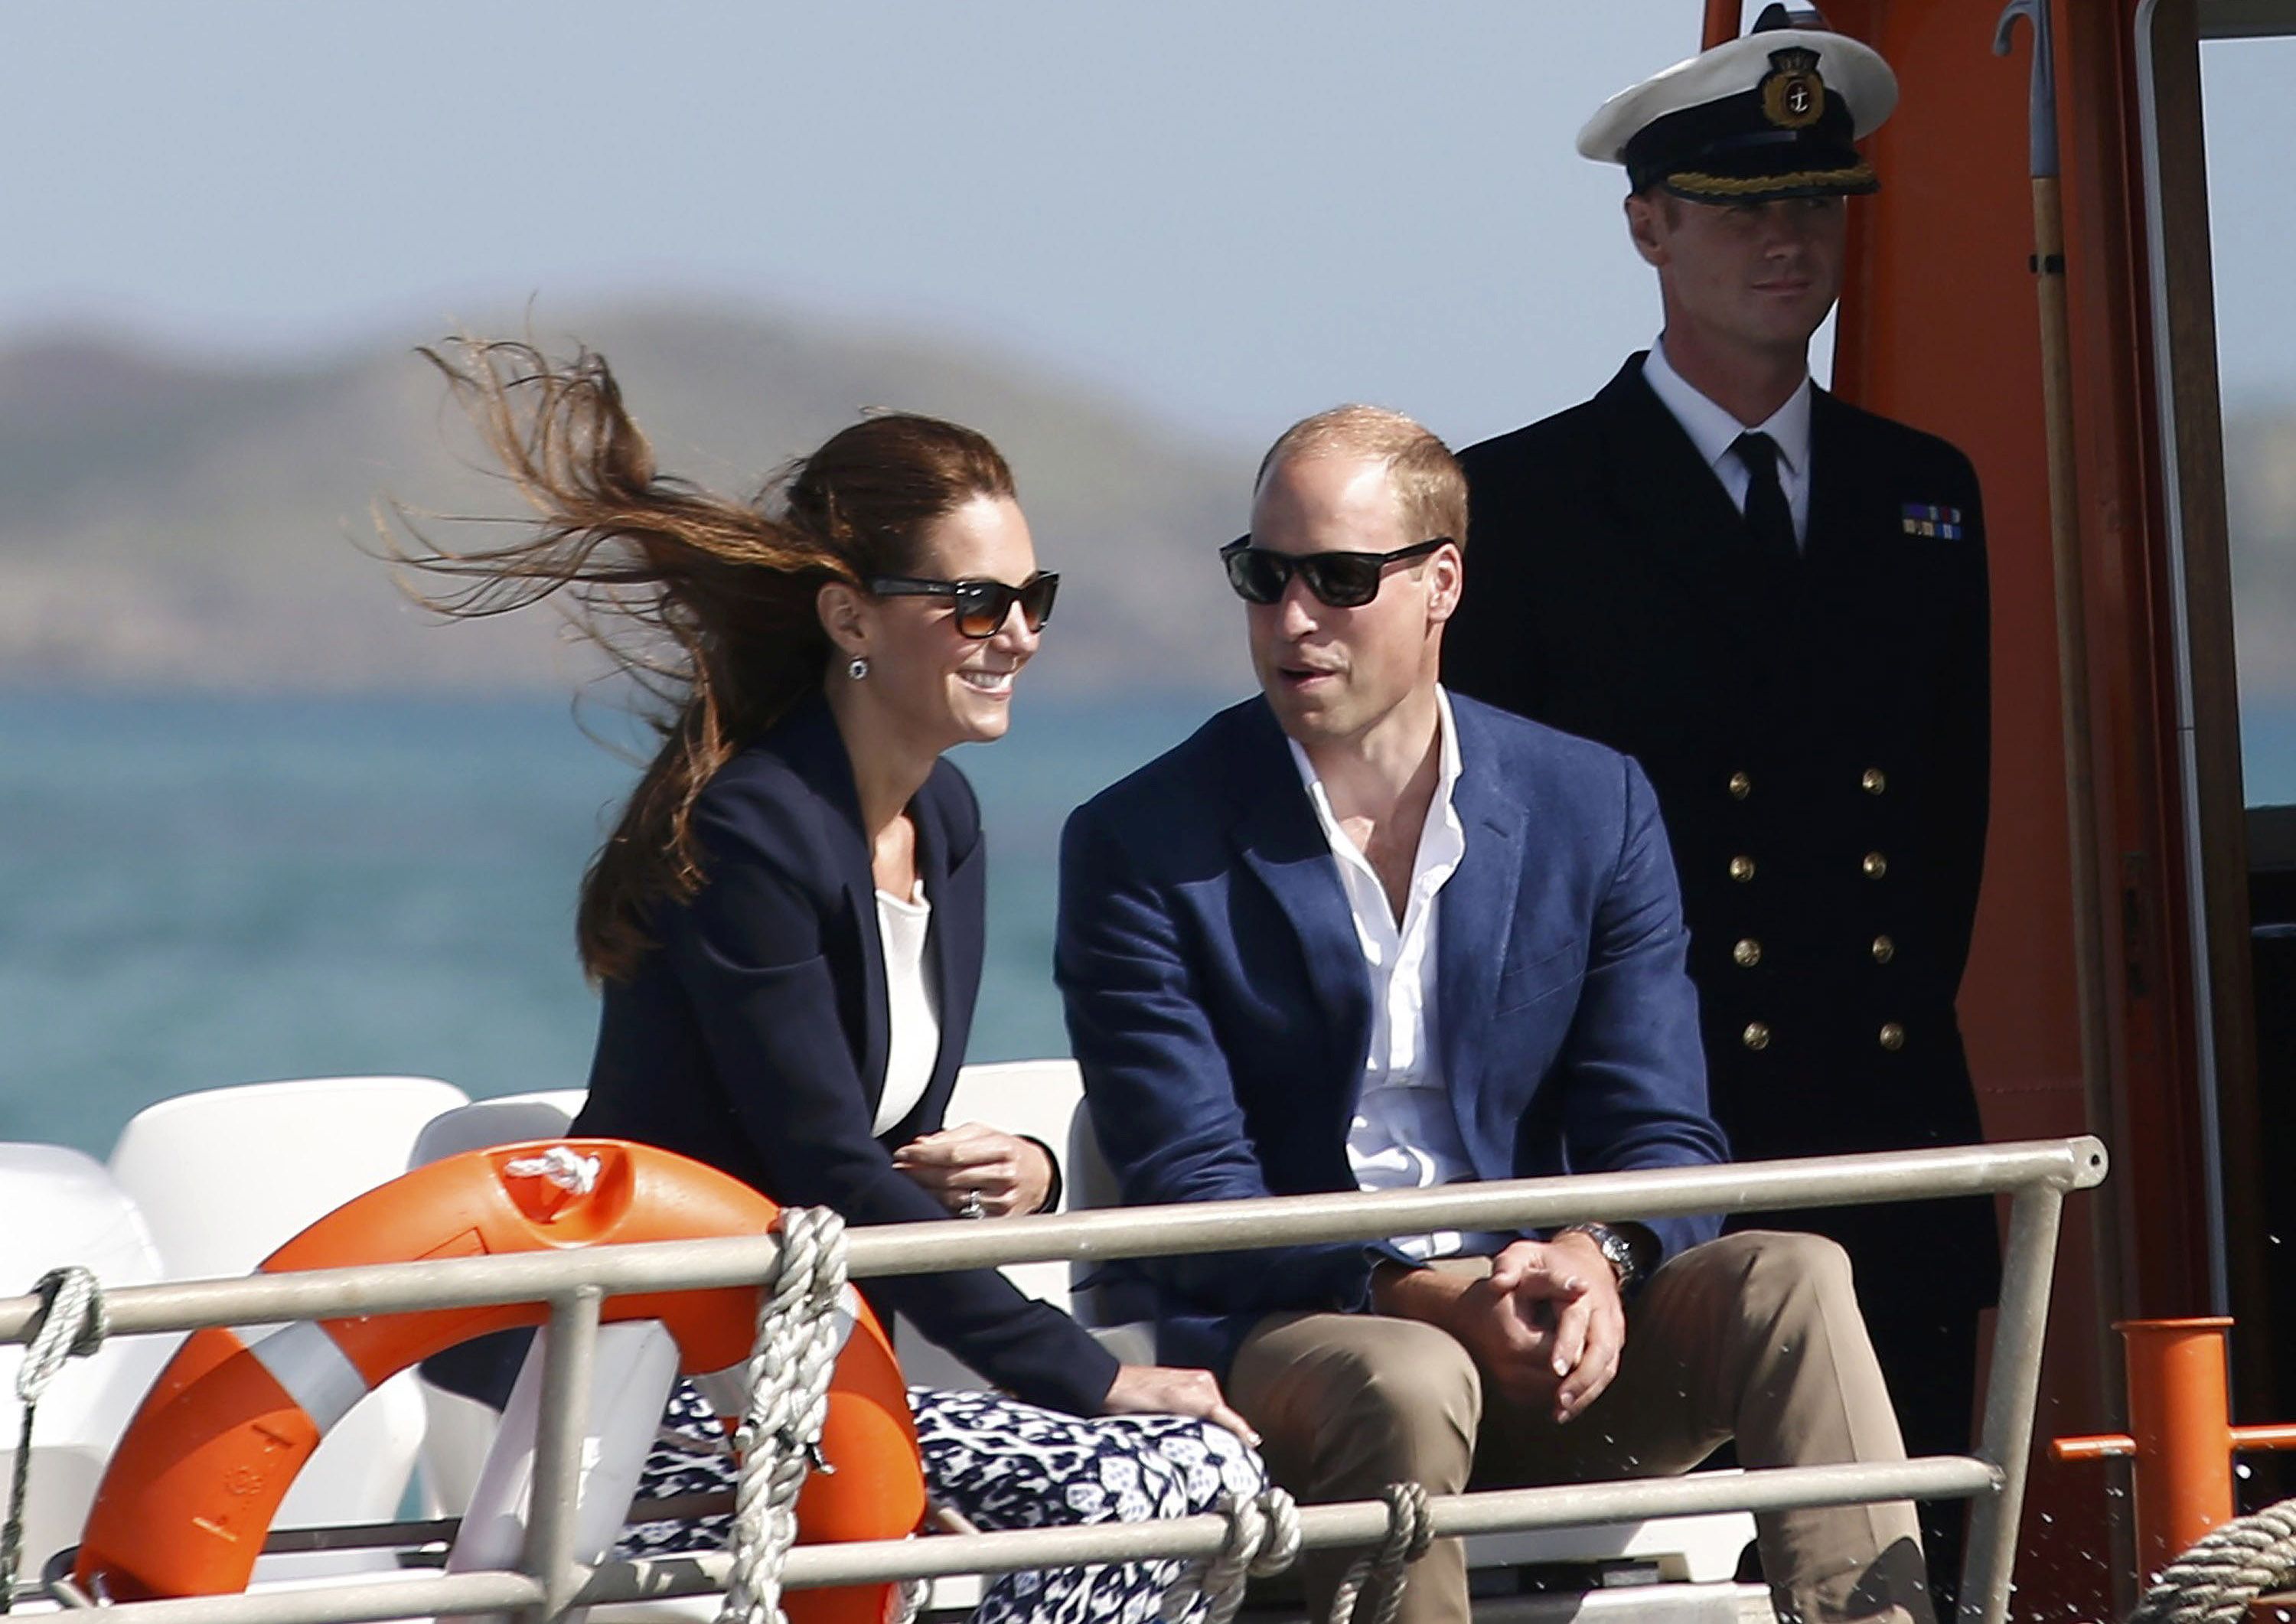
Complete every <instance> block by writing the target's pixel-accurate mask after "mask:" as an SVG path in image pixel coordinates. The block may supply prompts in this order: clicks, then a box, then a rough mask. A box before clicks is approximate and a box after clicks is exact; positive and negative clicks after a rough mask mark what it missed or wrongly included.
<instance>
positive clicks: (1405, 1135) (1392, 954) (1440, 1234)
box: [1286, 687, 1507, 1258]
mask: <svg viewBox="0 0 2296 1624" xmlns="http://www.w3.org/2000/svg"><path fill="white" fill-rule="evenodd" d="M1435 707H1436V714H1437V723H1436V726H1437V729H1438V732H1439V740H1440V742H1439V758H1438V761H1439V765H1438V773H1437V777H1436V781H1435V795H1434V799H1433V800H1432V801H1431V803H1430V804H1429V806H1428V808H1427V820H1426V822H1425V823H1424V824H1422V825H1421V826H1420V831H1419V849H1418V851H1417V853H1416V854H1415V856H1414V857H1413V858H1412V863H1411V885H1410V889H1409V890H1407V891H1406V893H1405V898H1404V906H1403V917H1402V918H1401V919H1400V920H1398V919H1397V918H1396V917H1395V913H1394V910H1393V909H1392V908H1391V907H1390V906H1389V905H1388V899H1387V890H1386V888H1385V887H1384V886H1382V884H1381V883H1380V881H1379V875H1378V874H1376V873H1374V871H1373V868H1372V865H1371V861H1370V859H1369V858H1367V857H1365V856H1364V854H1363V851H1362V849H1360V848H1358V847H1357V845H1356V843H1355V842H1354V841H1351V840H1349V838H1348V835H1347V832H1346V831H1345V830H1343V829H1341V827H1340V823H1339V819H1338V818H1336V817H1334V816H1333V815H1332V802H1331V798H1330V797H1329V796H1328V795H1326V794H1325V793H1324V784H1323V781H1322V780H1321V779H1320V778H1318V777H1317V776H1316V768H1315V766H1314V764H1313V763H1311V762H1310V761H1309V760H1308V752H1307V751H1306V750H1303V749H1301V748H1300V742H1299V741H1298V740H1296V739H1291V740H1287V741H1286V742H1288V743H1289V744H1290V745H1291V746H1292V763H1293V765H1294V766H1296V767H1298V768H1299V769H1300V783H1302V784H1303V785H1305V786H1306V788H1307V791H1308V803H1309V804H1310V805H1312V806H1313V807H1314V808H1316V821H1317V822H1318V823H1320V824H1322V825H1323V828H1324V839H1325V840H1326V841H1329V842H1330V843H1331V848H1332V857H1333V861H1334V862H1335V863H1336V864H1337V865H1338V867H1339V874H1340V886H1341V890H1343V891H1345V892H1346V894H1347V898H1348V911H1349V913H1350V914H1351V915H1354V918H1355V927H1356V941H1357V945H1358V946H1360V947H1362V949H1363V956H1364V965H1365V970H1366V971H1367V972H1369V974H1370V978H1371V1042H1370V1046H1369V1052H1368V1053H1367V1054H1365V1057H1364V1070H1363V1082H1362V1086H1361V1087H1360V1089H1359V1090H1358V1091H1357V1097H1356V1107H1355V1113H1354V1115H1353V1117H1352V1118H1351V1119H1350V1120H1349V1124H1348V1166H1349V1169H1351V1170H1352V1171H1353V1172H1354V1174H1355V1179H1356V1184H1357V1186H1358V1187H1359V1188H1362V1189H1365V1190H1416V1189H1427V1188H1430V1187H1431V1186H1433V1185H1444V1184H1456V1183H1460V1182H1464V1181H1472V1179H1473V1178H1474V1177H1475V1169H1474V1164H1473V1163H1472V1161H1469V1160H1468V1157H1467V1147H1466V1142H1465V1141H1464V1139H1463V1138H1462V1137H1461V1136H1460V1134H1459V1121H1458V1118H1457V1117H1456V1115H1455V1114H1454V1112H1453V1111H1452V1108H1451V1095H1450V1090H1449V1088H1448V1087H1447V1079H1446V1078H1445V1077H1444V1074H1443V1057H1442V1051H1441V1048H1440V1029H1439V1025H1438V1005H1437V997H1436V988H1437V970H1436V962H1437V956H1436V951H1435V944H1436V941H1437V939H1438V936H1439V931H1440V930H1441V923H1442V916H1441V909H1440V908H1439V906H1437V901H1438V898H1439V895H1440V893H1441V891H1442V890H1443V886H1444V883H1445V882H1447V881H1448V880H1449V879H1450V878H1451V876H1452V874H1455V873H1456V872H1457V870H1458V867H1459V862H1460V859H1461V858H1462V857H1465V855H1466V851H1467V833H1466V829H1465V827H1464V825H1463V824H1461V823H1460V821H1459V814H1458V811H1457V809H1456V808H1454V807H1453V806H1452V804H1451V793H1452V791H1453V789H1454V788H1455V787H1456V785H1457V783H1458V782H1459V734H1458V729H1457V728H1456V727H1455V726H1453V725H1452V721H1451V696H1450V695H1449V694H1448V693H1445V692H1444V691H1443V689H1442V688H1440V687H1438V688H1437V689H1436V690H1435ZM1506 1240H1507V1237H1506V1236H1504V1235H1490V1234H1461V1233H1460V1232H1459V1231H1457V1230H1450V1229H1446V1230H1439V1231H1437V1232H1436V1233H1434V1234H1425V1235H1410V1236H1401V1237H1398V1239H1397V1241H1396V1245H1397V1247H1398V1249H1399V1250H1400V1251H1403V1252H1405V1253H1406V1254H1407V1255H1408V1256H1411V1257H1414V1258H1439V1257H1447V1256H1450V1255H1453V1254H1456V1253H1460V1252H1487V1251H1497V1250H1498V1249H1499V1248H1500V1247H1501V1246H1503V1245H1505V1243H1506Z"/></svg>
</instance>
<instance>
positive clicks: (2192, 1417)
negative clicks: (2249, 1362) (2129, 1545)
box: [2113, 1318, 2233, 1590]
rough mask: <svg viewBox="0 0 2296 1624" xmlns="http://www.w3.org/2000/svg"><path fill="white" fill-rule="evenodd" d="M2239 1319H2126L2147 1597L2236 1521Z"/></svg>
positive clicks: (2141, 1573) (2140, 1557) (2141, 1576)
mask: <svg viewBox="0 0 2296 1624" xmlns="http://www.w3.org/2000/svg"><path fill="white" fill-rule="evenodd" d="M2231 1325H2232V1321H2230V1320H2228V1319H2220V1318H2205V1319H2124V1320H2122V1321H2121V1322H2120V1324H2119V1325H2115V1326H2114V1327H2113V1329H2114V1330H2116V1331H2118V1332H2120V1338H2121V1341H2122V1342H2123V1343H2124V1344H2126V1346H2127V1348H2128V1430H2129V1431H2130V1432H2131V1433H2132V1434H2133V1435H2134V1436H2135V1438H2136V1471H2135V1472H2133V1473H2132V1477H2133V1483H2132V1485H2131V1487H2132V1489H2133V1492H2134V1494H2135V1496H2136V1578H2137V1587H2138V1588H2139V1589H2140V1590H2141V1589H2143V1588H2144V1587H2146V1586H2148V1585H2150V1584H2151V1583H2152V1582H2153V1579H2154V1578H2155V1577H2156V1576H2158V1575H2159V1573H2160V1572H2161V1570H2162V1569H2163V1568H2165V1567H2167V1566H2168V1565H2169V1563H2170V1562H2174V1561H2176V1559H2177V1557H2178V1556H2179V1555H2180V1554H2183V1553H2184V1551H2185V1549H2186V1548H2187V1547H2188V1546H2191V1545H2192V1544H2193V1543H2194V1541H2195V1540H2197V1539H2199V1538H2200V1537H2201V1536H2202V1535H2203V1534H2205V1533H2207V1532H2208V1531H2209V1530H2210V1529H2212V1528H2214V1527H2216V1526H2217V1525H2218V1523H2220V1522H2229V1521H2232V1515H2233V1493H2232V1451H2233V1437H2232V1413H2231V1399H2230V1397H2229V1395H2228V1392H2227V1389H2226V1378H2225V1332H2226V1329H2228V1328H2229V1327H2230V1326H2231Z"/></svg>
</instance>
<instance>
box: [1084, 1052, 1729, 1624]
mask: <svg viewBox="0 0 2296 1624" xmlns="http://www.w3.org/2000/svg"><path fill="white" fill-rule="evenodd" d="M1068 1148H1069V1159H1068V1180H1069V1185H1068V1196H1069V1203H1070V1206H1071V1207H1073V1208H1075V1209H1077V1210H1080V1211H1081V1210H1086V1209H1088V1208H1094V1207H1115V1206H1121V1205H1122V1204H1123V1194H1122V1192H1121V1191H1119V1189H1118V1188H1117V1184H1116V1176H1115V1175H1114V1174H1113V1173H1112V1172H1111V1171H1110V1169H1109V1166H1108V1161H1107V1159H1106V1158H1105V1157H1104V1156H1103V1155H1102V1153H1101V1149H1100V1140H1099V1137H1098V1136H1097V1135H1096V1134H1095V1131H1094V1128H1093V1122H1092V1108H1091V1106H1090V1105H1089V1103H1087V1102H1086V1100H1085V1099H1084V1097H1083V1089H1082V1087H1081V1085H1079V1087H1078V1094H1077V1102H1076V1114H1075V1116H1074V1118H1073V1120H1071V1121H1070V1125H1069V1129H1068ZM1075 1267H1076V1271H1077V1279H1076V1280H1075V1282H1074V1283H1072V1286H1071V1290H1072V1292H1073V1295H1074V1299H1075V1305H1076V1307H1075V1312H1076V1314H1077V1316H1078V1318H1079V1319H1081V1320H1083V1321H1084V1323H1085V1324H1086V1325H1090V1326H1092V1327H1093V1334H1094V1335H1095V1336H1097V1337H1099V1338H1100V1339H1101V1341H1103V1343H1105V1344H1107V1345H1108V1346H1109V1347H1110V1348H1111V1349H1114V1350H1115V1351H1116V1352H1117V1354H1118V1357H1121V1358H1125V1359H1128V1360H1133V1361H1136V1362H1140V1363H1147V1362H1150V1361H1152V1359H1153V1357H1154V1351H1155V1327H1154V1325H1152V1324H1148V1323H1145V1322H1143V1321H1140V1320H1138V1319H1136V1318H1131V1317H1128V1316H1126V1315H1125V1313H1124V1310H1125V1309H1127V1308H1132V1309H1137V1308H1139V1307H1140V1306H1141V1305H1139V1304H1138V1303H1137V1302H1127V1301H1124V1300H1122V1299H1121V1298H1120V1296H1119V1295H1118V1294H1116V1293H1111V1292H1107V1291H1106V1290H1105V1289H1103V1288H1095V1287H1088V1286H1087V1285H1085V1284H1083V1281H1084V1278H1085V1276H1086V1275H1087V1269H1088V1267H1089V1266H1087V1265H1084V1264H1078V1265H1076V1266H1075ZM1752 1538H1754V1519H1753V1518H1752V1517H1751V1515H1750V1514H1748V1513H1745V1512H1716V1513H1710V1514H1708V1515H1703V1516H1695V1517H1669V1518H1663V1519H1659V1520H1655V1521H1647V1522H1619V1523H1609V1524H1603V1525H1601V1526H1595V1527H1587V1528H1567V1529H1551V1530H1537V1531H1533V1532H1522V1533H1512V1534H1488V1535H1480V1536H1478V1537H1476V1538H1472V1539H1470V1540H1468V1541H1467V1564H1468V1567H1469V1568H1470V1569H1471V1570H1474V1571H1486V1570H1498V1569H1511V1568H1517V1567H1533V1566H1541V1567H1543V1566H1576V1565H1583V1566H1587V1567H1597V1566H1601V1565H1604V1564H1614V1563H1628V1564H1633V1565H1636V1566H1643V1567H1651V1568H1655V1569H1656V1570H1657V1571H1658V1575H1659V1577H1660V1578H1661V1579H1665V1580H1669V1581H1685V1582H1683V1583H1680V1584H1677V1585H1676V1586H1674V1587H1672V1588H1671V1589H1670V1590H1669V1591H1668V1592H1666V1593H1663V1594H1661V1593H1654V1592H1653V1591H1652V1589H1651V1587H1647V1586H1639V1585H1629V1586H1624V1587H1620V1588H1619V1589H1618V1590H1616V1591H1594V1592H1590V1593H1588V1595H1586V1596H1583V1597H1580V1596H1567V1595H1556V1596H1554V1597H1551V1598H1547V1600H1549V1601H1551V1602H1552V1603H1554V1605H1555V1607H1556V1608H1560V1609H1562V1611H1560V1612H1554V1616H1556V1617H1558V1618H1577V1619H1581V1620H1590V1619H1593V1618H1595V1617H1597V1616H1601V1615H1603V1614H1604V1613H1606V1612H1617V1611H1618V1604H1617V1603H1612V1602H1611V1600H1610V1599H1609V1598H1611V1597H1612V1596H1617V1597H1623V1598H1628V1603H1627V1604H1626V1606H1625V1612H1626V1614H1627V1616H1630V1617H1635V1618H1649V1617H1658V1616H1661V1614H1662V1615H1663V1616H1664V1617H1666V1618H1668V1619H1669V1620H1676V1624H1689V1621H1690V1620H1703V1619H1705V1618H1707V1617H1709V1616H1711V1617H1712V1618H1713V1619H1714V1620H1717V1624H1734V1621H1735V1620H1736V1618H1737V1616H1738V1614H1737V1611H1736V1610H1737V1608H1738V1605H1739V1603H1741V1602H1743V1601H1745V1600H1746V1599H1747V1598H1748V1597H1750V1596H1752V1597H1755V1598H1756V1599H1759V1592H1758V1591H1756V1590H1754V1589H1751V1588H1745V1587H1737V1586H1734V1585H1733V1584H1732V1583H1731V1582H1730V1581H1731V1579H1733V1578H1734V1575H1735V1574H1736V1572H1737V1568H1738V1556H1739V1554H1740V1553H1741V1552H1743V1550H1744V1549H1745V1548H1746V1546H1747V1544H1748V1543H1749V1542H1750V1541H1751V1540H1752ZM1530 1611H1531V1612H1542V1609H1541V1608H1539V1607H1532V1608H1531V1609H1530ZM1545 1611H1554V1610H1553V1609H1546V1610H1545ZM1526 1624H1527V1621H1526Z"/></svg>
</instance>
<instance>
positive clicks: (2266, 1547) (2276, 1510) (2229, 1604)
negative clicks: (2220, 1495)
mask: <svg viewBox="0 0 2296 1624" xmlns="http://www.w3.org/2000/svg"><path fill="white" fill-rule="evenodd" d="M2292 1579H2296V1500H2283V1501H2282V1502H2281V1503H2280V1504H2279V1505H2267V1507H2265V1508H2264V1509H2263V1510H2262V1511H2260V1512H2255V1513H2251V1514H2250V1515H2248V1516H2245V1517H2235V1519H2233V1521H2230V1522H2226V1523H2224V1524H2221V1525H2220V1526H2218V1527H2216V1528H2212V1529H2210V1530H2209V1531H2208V1532H2207V1533H2206V1534H2203V1535H2202V1537H2201V1538H2199V1539H2198V1540H2197V1541H2195V1542H2194V1546H2193V1548H2192V1549H2191V1550H2189V1551H2186V1552H2185V1554H2183V1555H2182V1556H2179V1557H2178V1558H2177V1560H2176V1561H2174V1562H2170V1563H2169V1565H2168V1566H2167V1567H2166V1568H2164V1569H2162V1570H2161V1577H2160V1578H2158V1579H2154V1580H2153V1586H2152V1587H2151V1588H2150V1589H2148V1590H2147V1591H2145V1593H2144V1600H2143V1601H2142V1602H2139V1603H2137V1604H2136V1612H2132V1613H2130V1614H2129V1615H2128V1619H2129V1624H2242V1621H2243V1620H2245V1619H2246V1618H2247V1617H2248V1609H2249V1603H2251V1602H2253V1601H2255V1600H2256V1598H2257V1597H2258V1596H2259V1595H2263V1594H2265V1593H2266V1592H2267V1591H2270V1590H2278V1589H2280V1588H2282V1587H2284V1586H2286V1585H2287V1584H2288V1583H2289V1582H2290V1581H2291V1580H2292Z"/></svg>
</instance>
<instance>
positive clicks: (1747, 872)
mask: <svg viewBox="0 0 2296 1624" xmlns="http://www.w3.org/2000/svg"><path fill="white" fill-rule="evenodd" d="M1730 877H1731V878H1732V879H1733V880H1735V881H1737V882H1738V883H1739V884H1741V885H1743V884H1744V883H1745V882H1747V881H1749V880H1751V879H1752V878H1753V877H1754V859H1753V858H1751V857H1732V858H1731V859H1730Z"/></svg>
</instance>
